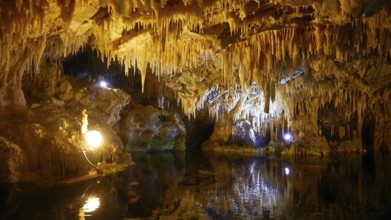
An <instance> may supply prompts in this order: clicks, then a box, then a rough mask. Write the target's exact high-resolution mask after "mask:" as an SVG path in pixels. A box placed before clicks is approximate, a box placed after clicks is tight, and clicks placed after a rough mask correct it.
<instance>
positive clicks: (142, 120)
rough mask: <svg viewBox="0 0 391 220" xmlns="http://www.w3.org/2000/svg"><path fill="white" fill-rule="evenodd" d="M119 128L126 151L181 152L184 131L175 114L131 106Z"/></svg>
mask: <svg viewBox="0 0 391 220" xmlns="http://www.w3.org/2000/svg"><path fill="white" fill-rule="evenodd" d="M123 120H124V122H123V125H122V128H121V132H122V135H123V136H124V137H125V139H126V141H127V146H126V149H127V150H128V151H166V150H173V151H183V150H185V136H186V129H185V125H184V123H183V121H182V119H181V118H180V117H179V115H178V114H177V113H174V112H169V111H167V110H163V109H158V108H155V107H152V106H141V105H133V106H132V107H131V109H130V110H129V111H128V112H127V113H126V116H125V118H124V119H123Z"/></svg>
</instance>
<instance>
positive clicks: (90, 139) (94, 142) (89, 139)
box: [85, 130, 103, 150]
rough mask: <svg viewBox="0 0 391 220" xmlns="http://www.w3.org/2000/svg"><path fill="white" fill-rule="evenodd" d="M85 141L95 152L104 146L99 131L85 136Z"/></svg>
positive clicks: (90, 132)
mask: <svg viewBox="0 0 391 220" xmlns="http://www.w3.org/2000/svg"><path fill="white" fill-rule="evenodd" d="M85 141H86V143H87V145H88V146H89V147H90V149H92V150H94V149H96V148H98V147H99V146H100V145H101V144H102V141H103V137H102V135H101V133H100V132H99V131H96V130H91V131H88V132H87V133H86V134H85Z"/></svg>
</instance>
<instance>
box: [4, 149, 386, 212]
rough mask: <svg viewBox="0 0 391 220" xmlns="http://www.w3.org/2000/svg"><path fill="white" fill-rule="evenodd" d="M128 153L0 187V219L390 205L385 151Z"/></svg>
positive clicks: (347, 209) (364, 209) (330, 209)
mask: <svg viewBox="0 0 391 220" xmlns="http://www.w3.org/2000/svg"><path fill="white" fill-rule="evenodd" d="M133 158H134V160H135V162H136V164H137V165H136V166H133V167H131V168H129V170H127V171H126V172H123V173H121V174H118V175H114V176H108V177H104V178H101V179H100V180H99V181H97V180H95V181H90V182H85V183H81V184H78V185H74V186H68V187H65V188H51V189H39V188H34V187H32V186H31V185H13V186H2V187H0V202H1V204H0V205H1V206H0V207H1V210H0V219H135V218H139V219H140V218H141V219H144V218H146V219H191V218H194V219H319V218H320V219H366V218H368V217H369V216H373V215H374V214H375V213H377V212H379V210H381V209H383V208H384V207H386V206H387V205H389V204H391V188H390V187H388V186H390V185H391V171H390V169H391V157H390V156H381V155H369V156H368V155H367V156H361V155H349V156H339V157H330V158H310V157H308V158H301V159H294V158H285V159H284V158H273V159H268V158H262V157H241V158H240V157H236V158H232V157H222V156H209V157H203V156H202V155H193V154H187V155H184V154H183V155H174V154H171V153H164V154H134V155H133ZM87 204H93V206H87Z"/></svg>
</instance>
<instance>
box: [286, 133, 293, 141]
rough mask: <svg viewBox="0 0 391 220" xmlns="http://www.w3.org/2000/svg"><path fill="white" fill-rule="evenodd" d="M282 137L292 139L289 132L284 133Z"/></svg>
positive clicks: (287, 139)
mask: <svg viewBox="0 0 391 220" xmlns="http://www.w3.org/2000/svg"><path fill="white" fill-rule="evenodd" d="M284 139H285V140H286V141H291V140H292V135H291V134H289V133H286V134H284Z"/></svg>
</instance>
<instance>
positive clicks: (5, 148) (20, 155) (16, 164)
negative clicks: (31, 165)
mask: <svg viewBox="0 0 391 220" xmlns="http://www.w3.org/2000/svg"><path fill="white" fill-rule="evenodd" d="M25 157H26V155H25V154H24V152H23V151H22V150H21V149H20V147H19V146H18V145H16V144H14V143H12V142H11V141H9V140H7V139H6V138H4V137H1V136H0V180H1V182H17V181H19V180H20V176H21V174H22V172H23V171H24V169H26V167H25V165H26V164H25V160H26V158H25Z"/></svg>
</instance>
